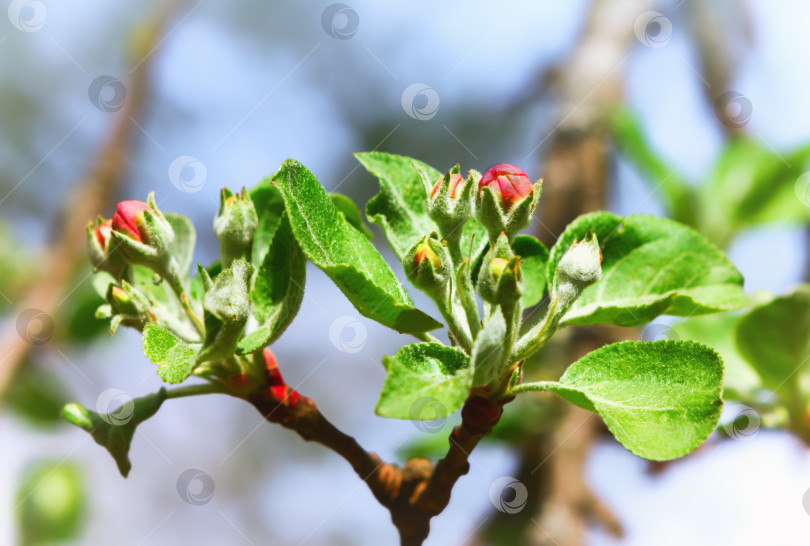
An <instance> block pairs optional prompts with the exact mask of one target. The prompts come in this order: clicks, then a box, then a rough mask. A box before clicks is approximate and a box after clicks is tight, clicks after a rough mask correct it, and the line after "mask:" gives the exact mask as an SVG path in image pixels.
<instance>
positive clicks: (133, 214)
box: [112, 200, 154, 241]
mask: <svg viewBox="0 0 810 546" xmlns="http://www.w3.org/2000/svg"><path fill="white" fill-rule="evenodd" d="M147 210H148V211H150V212H154V211H152V208H151V207H150V206H149V205H147V204H146V203H144V202H143V201H134V200H132V201H121V202H120V203H118V205H116V207H115V214H114V215H113V217H112V229H114V230H115V231H118V232H121V233H126V234H127V235H129V236H130V237H132V238H133V239H135V240H136V241H143V237H142V234H141V230H140V224H141V221H142V218H143V213H144V211H147Z"/></svg>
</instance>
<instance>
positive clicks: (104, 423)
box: [62, 389, 166, 478]
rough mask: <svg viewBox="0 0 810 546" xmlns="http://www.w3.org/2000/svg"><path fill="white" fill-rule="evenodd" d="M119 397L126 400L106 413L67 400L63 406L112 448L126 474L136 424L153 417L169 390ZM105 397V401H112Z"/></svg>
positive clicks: (99, 441) (69, 417)
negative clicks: (132, 397) (115, 408)
mask: <svg viewBox="0 0 810 546" xmlns="http://www.w3.org/2000/svg"><path fill="white" fill-rule="evenodd" d="M116 398H118V399H121V401H122V402H123V404H122V405H121V407H120V408H118V409H117V410H116V411H114V412H112V413H105V414H103V415H101V414H98V413H96V412H94V411H90V410H88V409H87V408H85V407H84V406H82V405H81V404H76V403H71V404H67V405H66V406H65V407H64V408H63V409H62V416H63V417H64V418H65V419H66V420H67V421H68V422H69V423H71V424H73V425H76V426H77V427H79V428H81V429H84V430H86V431H87V432H89V433H90V435H91V436H92V437H93V440H95V441H96V443H97V444H98V445H100V446H102V447H104V448H105V449H106V450H107V451H109V452H110V455H112V457H113V459H114V460H115V464H116V465H117V466H118V470H119V472H121V475H122V476H124V477H125V478H126V477H127V474H129V471H130V469H131V468H132V464H131V463H130V461H129V446H130V444H131V443H132V437H133V435H134V434H135V428H136V427H137V426H138V425H139V424H141V423H142V422H144V421H146V420H147V419H149V418H150V417H152V416H153V415H154V414H155V413H156V412H157V410H158V409H160V406H161V404H163V401H164V400H166V390H165V389H160V390H159V391H158V392H156V393H153V394H149V395H147V396H143V397H141V398H136V399H134V400H133V399H131V398H128V397H126V398H125V397H124V395H123V393H119V396H117V397H116ZM113 400H115V398H113V399H111V400H106V401H105V404H106V403H108V402H112V401H113Z"/></svg>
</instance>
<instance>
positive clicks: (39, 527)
mask: <svg viewBox="0 0 810 546" xmlns="http://www.w3.org/2000/svg"><path fill="white" fill-rule="evenodd" d="M16 506H17V510H16V512H17V517H18V525H19V529H20V533H19V541H20V542H19V544H20V546H36V545H42V544H60V543H63V542H66V541H69V540H72V539H75V538H76V537H78V536H79V534H80V533H81V530H82V527H83V526H84V522H85V519H86V518H85V516H86V511H87V499H86V492H85V486H84V480H83V477H82V473H81V471H80V469H79V468H78V467H77V466H76V465H74V464H73V463H71V462H69V461H55V460H54V461H51V460H40V461H37V462H35V463H33V464H31V465H30V466H29V467H28V468H27V469H26V471H25V472H24V473H23V475H22V479H21V481H20V484H19V488H18V490H17V501H16Z"/></svg>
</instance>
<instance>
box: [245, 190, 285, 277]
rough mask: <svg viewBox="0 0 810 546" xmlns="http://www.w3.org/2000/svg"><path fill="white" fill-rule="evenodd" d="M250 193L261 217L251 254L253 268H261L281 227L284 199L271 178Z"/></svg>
mask: <svg viewBox="0 0 810 546" xmlns="http://www.w3.org/2000/svg"><path fill="white" fill-rule="evenodd" d="M248 193H249V194H250V200H251V201H253V206H254V207H256V214H257V216H258V217H259V225H258V227H257V228H256V234H255V235H254V236H253V251H252V254H251V264H253V267H255V268H259V267H260V266H261V264H262V262H263V261H264V256H265V254H267V250H268V248H269V247H270V243H271V242H272V240H273V237H274V235H275V233H276V230H277V229H278V227H279V226H280V225H281V216H282V214H284V199H283V197H282V196H281V191H280V190H279V189H278V188H277V187H276V186H274V185H273V183H272V178H271V177H267V178H264V179H262V180H261V181H260V182H259V183H258V184H256V185H255V186H253V188H251V190H250V191H249V192H248Z"/></svg>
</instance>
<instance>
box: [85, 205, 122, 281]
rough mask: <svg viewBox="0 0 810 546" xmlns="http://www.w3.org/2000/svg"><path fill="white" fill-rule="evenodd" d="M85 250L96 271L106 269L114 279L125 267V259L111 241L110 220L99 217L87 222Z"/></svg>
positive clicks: (119, 275) (118, 276)
mask: <svg viewBox="0 0 810 546" xmlns="http://www.w3.org/2000/svg"><path fill="white" fill-rule="evenodd" d="M87 251H88V254H89V256H90V263H91V264H93V268H94V269H95V270H96V271H106V272H107V273H109V274H110V275H112V276H113V277H115V278H116V279H118V278H120V277H121V274H122V273H123V271H124V267H126V261H125V260H124V257H123V256H122V255H121V253H120V252H118V250H117V249H116V248H115V245H114V244H113V243H112V220H111V219H107V220H104V219H102V218H99V219H98V220H96V221H95V222H89V223H88V224H87Z"/></svg>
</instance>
